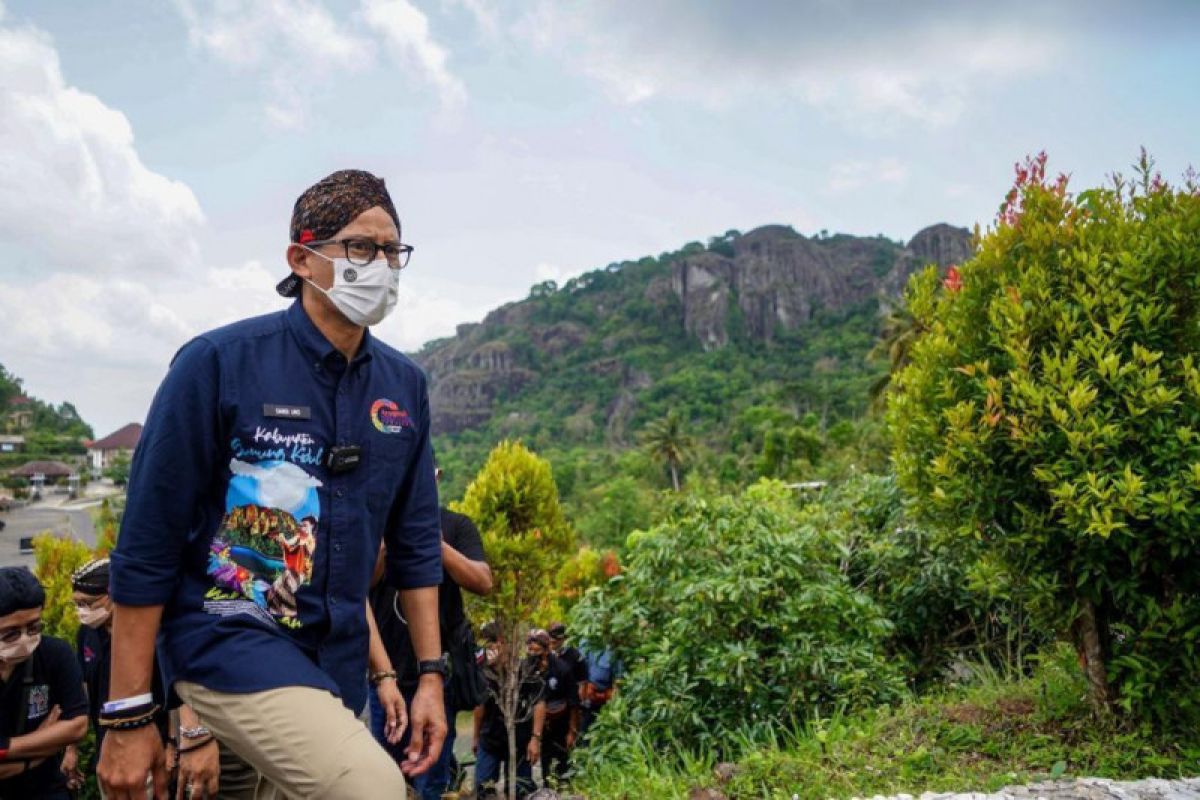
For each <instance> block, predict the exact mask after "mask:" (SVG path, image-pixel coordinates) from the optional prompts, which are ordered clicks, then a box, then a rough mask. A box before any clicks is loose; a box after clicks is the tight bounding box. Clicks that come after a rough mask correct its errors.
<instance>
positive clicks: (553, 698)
mask: <svg viewBox="0 0 1200 800" xmlns="http://www.w3.org/2000/svg"><path fill="white" fill-rule="evenodd" d="M546 632H547V633H548V634H549V640H550V653H549V659H548V662H547V670H548V671H547V676H546V738H545V739H544V740H543V741H542V779H543V780H545V781H547V782H549V781H550V777H551V776H554V778H555V779H556V780H557V782H558V784H559V785H562V784H564V783H566V780H567V775H568V773H569V772H570V769H571V764H570V758H571V751H572V750H573V749H574V748H575V740H576V739H577V738H578V736H579V721H580V714H581V710H580V707H579V685H580V683H582V681H585V680H587V662H586V661H584V658H583V654H582V653H580V652H579V650H578V648H576V647H574V646H568V645H567V643H566V642H567V626H566V625H564V624H562V623H561V622H553V623H551V624H550V627H549V629H547V631H546Z"/></svg>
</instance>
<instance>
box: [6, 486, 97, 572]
mask: <svg viewBox="0 0 1200 800" xmlns="http://www.w3.org/2000/svg"><path fill="white" fill-rule="evenodd" d="M99 505H100V501H99V500H82V501H72V502H64V500H63V499H60V498H56V497H51V498H50V499H48V500H40V501H38V502H35V503H32V504H30V505H27V506H18V507H15V508H12V509H10V510H8V511H3V512H0V520H2V521H3V522H4V523H5V525H4V530H0V566H3V567H9V566H19V565H23V566H27V567H30V568H32V567H33V563H34V562H33V554H32V553H27V554H25V553H21V550H20V541H21V539H23V538H26V537H30V536H36V535H38V534H39V533H42V532H44V531H51V532H53V533H55V534H57V535H60V536H72V537H74V538H76V539H80V540H82V541H83V542H85V543H87V544H88V545H95V543H96V527H95V525H93V524H92V514H91V512H92V510H93V509H95V508H97V507H98V506H99Z"/></svg>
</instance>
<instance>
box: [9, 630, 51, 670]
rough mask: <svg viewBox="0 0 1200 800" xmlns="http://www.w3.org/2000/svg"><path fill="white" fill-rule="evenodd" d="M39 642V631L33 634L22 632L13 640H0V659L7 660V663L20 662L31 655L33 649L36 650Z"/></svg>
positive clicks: (40, 640) (40, 637)
mask: <svg viewBox="0 0 1200 800" xmlns="http://www.w3.org/2000/svg"><path fill="white" fill-rule="evenodd" d="M41 643H42V635H41V634H40V633H37V634H34V635H33V636H30V635H29V634H27V633H26V634H22V636H21V638H20V639H17V640H16V641H15V642H0V661H7V662H8V663H9V664H14V663H20V662H22V661H24V660H25V659H27V658H29V657H30V656H31V655H33V651H34V650H37V648H38V645H39V644H41Z"/></svg>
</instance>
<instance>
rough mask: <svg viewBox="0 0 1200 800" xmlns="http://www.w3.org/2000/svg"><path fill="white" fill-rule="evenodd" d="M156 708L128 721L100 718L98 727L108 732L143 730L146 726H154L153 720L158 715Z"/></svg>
mask: <svg viewBox="0 0 1200 800" xmlns="http://www.w3.org/2000/svg"><path fill="white" fill-rule="evenodd" d="M158 711H159V708H158V706H154V707H153V708H151V709H150V711H149V712H147V713H146V714H143V715H142V716H140V717H132V718H130V719H109V718H107V717H106V716H102V717H100V727H101V728H107V729H108V730H110V731H132V730H137V729H138V728H144V727H146V726H147V725H153V724H154V721H155V720H154V718H155V716H156V715H157V714H158Z"/></svg>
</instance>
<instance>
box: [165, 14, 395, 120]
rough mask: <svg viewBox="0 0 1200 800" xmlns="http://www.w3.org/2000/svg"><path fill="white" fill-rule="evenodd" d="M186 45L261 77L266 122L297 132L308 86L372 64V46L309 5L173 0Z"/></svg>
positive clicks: (307, 100)
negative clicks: (265, 94) (186, 36)
mask: <svg viewBox="0 0 1200 800" xmlns="http://www.w3.org/2000/svg"><path fill="white" fill-rule="evenodd" d="M175 7H176V8H177V9H178V10H179V13H180V14H181V15H182V17H183V19H184V22H185V23H186V24H187V29H188V39H189V41H190V42H191V43H192V45H193V46H194V47H196V48H198V49H200V50H202V51H205V52H207V53H209V54H210V55H211V56H213V57H214V58H215V59H216V60H217V61H220V62H222V63H224V64H227V65H229V66H230V67H233V68H234V69H235V70H238V71H241V72H245V73H256V74H260V75H261V76H262V78H263V84H264V88H265V90H266V93H267V97H268V98H269V99H268V101H267V103H266V107H265V113H266V115H267V119H268V120H269V121H270V122H272V123H273V124H275V125H276V126H278V127H281V128H285V129H288V128H296V127H298V126H299V125H300V124H301V123H302V122H303V121H304V120H305V119H306V118H307V116H308V113H309V110H310V106H309V103H310V98H311V97H312V95H313V89H314V87H321V86H326V85H328V83H329V80H330V77H331V76H332V75H333V74H335V73H344V72H355V71H357V70H360V69H362V68H363V67H365V66H367V65H369V64H371V63H372V62H373V61H374V58H375V55H374V49H375V45H374V42H372V41H371V40H370V39H369V38H367V37H364V36H360V35H357V34H355V33H354V32H353V31H351V30H350V29H349V28H348V26H347V25H346V24H345V23H344V22H343V21H342V20H339V19H338V18H336V17H335V16H334V15H333V14H331V13H330V12H329V11H328V10H327V9H326V8H325V7H324V6H323V5H322V4H321V3H320V2H316V0H255V2H253V3H245V2H242V0H208V1H206V0H175Z"/></svg>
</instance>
